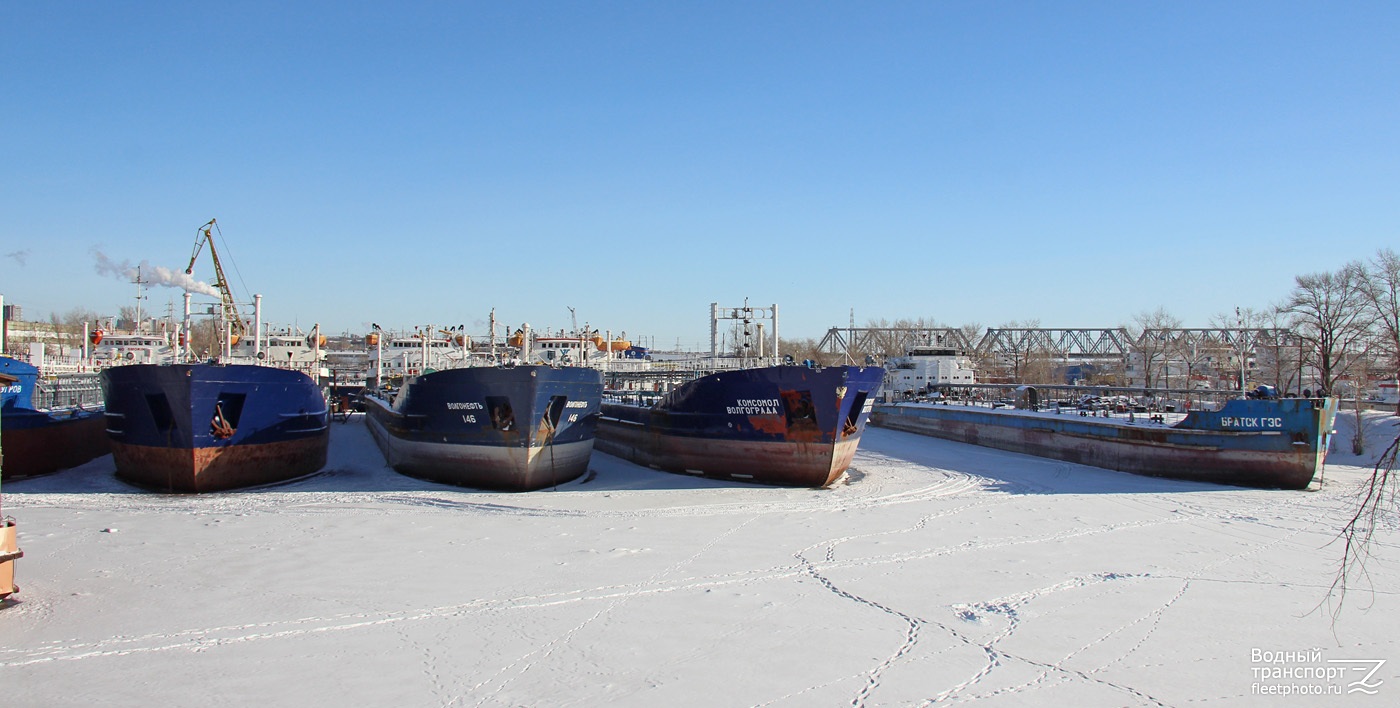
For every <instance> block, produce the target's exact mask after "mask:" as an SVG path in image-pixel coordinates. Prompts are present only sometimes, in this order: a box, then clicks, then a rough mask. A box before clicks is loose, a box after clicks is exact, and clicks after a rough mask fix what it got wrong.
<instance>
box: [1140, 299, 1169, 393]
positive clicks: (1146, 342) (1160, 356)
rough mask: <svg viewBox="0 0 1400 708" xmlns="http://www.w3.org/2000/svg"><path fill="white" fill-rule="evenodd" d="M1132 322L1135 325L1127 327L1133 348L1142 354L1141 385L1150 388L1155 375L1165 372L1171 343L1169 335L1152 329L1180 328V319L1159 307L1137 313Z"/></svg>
mask: <svg viewBox="0 0 1400 708" xmlns="http://www.w3.org/2000/svg"><path fill="white" fill-rule="evenodd" d="M1133 323H1134V325H1136V326H1134V327H1129V328H1128V334H1129V335H1131V336H1132V338H1133V340H1134V341H1135V342H1136V344H1135V348H1136V349H1137V351H1138V353H1139V354H1141V355H1142V375H1143V382H1142V385H1143V387H1144V388H1152V386H1153V383H1152V382H1153V379H1154V377H1155V375H1157V374H1159V373H1162V374H1165V372H1166V370H1167V363H1168V362H1167V354H1168V351H1169V349H1170V347H1171V344H1172V342H1171V339H1170V337H1165V336H1162V335H1160V333H1154V332H1153V331H1152V330H1165V329H1180V328H1181V320H1180V319H1179V318H1177V317H1175V316H1173V315H1171V314H1170V313H1168V312H1167V310H1166V308H1165V307H1159V308H1157V310H1156V311H1154V312H1140V313H1138V314H1137V315H1135V316H1134V317H1133ZM1160 378H1165V376H1161V377H1160ZM1169 383H1170V382H1165V384H1169ZM1165 384H1164V385H1165Z"/></svg>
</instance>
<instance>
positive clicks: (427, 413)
mask: <svg viewBox="0 0 1400 708" xmlns="http://www.w3.org/2000/svg"><path fill="white" fill-rule="evenodd" d="M602 393H603V377H602V374H601V373H600V372H599V371H597V370H594V369H588V368H583V367H558V368H555V367H551V366H534V365H531V366H504V367H503V366H468V367H462V368H453V369H444V370H440V371H430V372H428V373H425V374H421V375H417V376H414V377H410V378H409V379H408V380H407V382H406V383H405V384H404V386H403V388H402V389H401V390H399V391H397V392H396V393H395V394H387V393H381V392H376V393H374V394H367V395H366V396H365V398H364V405H365V411H366V424H367V425H368V427H369V430H370V433H371V434H372V435H373V436H374V439H375V441H376V442H377V443H378V444H379V448H380V450H381V451H382V452H383V453H384V459H385V461H387V462H388V464H389V466H390V467H393V468H394V469H395V470H397V471H399V472H401V473H403V474H406V475H409V476H412V477H419V478H422V479H427V480H431V481H435V482H443V483H447V484H454V485H459V486H465V487H477V488H482V489H496V490H503V491H530V490H536V489H542V488H545V487H550V486H553V485H557V484H561V483H563V482H567V481H570V480H572V479H575V478H577V477H579V476H580V475H582V474H583V473H584V472H585V471H587V469H588V461H589V459H590V457H591V456H592V454H593V437H594V431H595V428H596V425H597V419H598V406H599V402H600V400H601V398H602Z"/></svg>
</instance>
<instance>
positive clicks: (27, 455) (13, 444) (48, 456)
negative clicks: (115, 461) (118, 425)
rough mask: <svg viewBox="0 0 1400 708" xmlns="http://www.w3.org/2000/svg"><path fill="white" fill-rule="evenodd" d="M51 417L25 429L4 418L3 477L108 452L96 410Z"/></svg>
mask: <svg viewBox="0 0 1400 708" xmlns="http://www.w3.org/2000/svg"><path fill="white" fill-rule="evenodd" d="M45 417H49V416H45ZM51 418H52V419H51V420H48V421H46V422H45V423H44V424H42V425H35V426H32V427H26V428H21V427H14V426H11V424H10V422H9V421H8V420H6V422H5V428H4V430H2V431H0V448H3V449H4V455H5V462H4V467H3V469H2V470H0V475H4V479H7V480H12V479H24V478H25V477H33V476H36V475H41V474H49V473H52V472H57V471H59V470H66V469H69V468H71V467H77V466H78V465H81V464H83V463H85V462H87V461H89V460H93V459H96V458H98V457H101V456H103V455H105V454H107V453H108V452H110V450H111V448H110V447H109V446H108V444H107V431H106V426H105V419H104V418H103V416H102V413H101V412H100V411H98V412H87V413H84V414H81V415H75V416H58V417H51Z"/></svg>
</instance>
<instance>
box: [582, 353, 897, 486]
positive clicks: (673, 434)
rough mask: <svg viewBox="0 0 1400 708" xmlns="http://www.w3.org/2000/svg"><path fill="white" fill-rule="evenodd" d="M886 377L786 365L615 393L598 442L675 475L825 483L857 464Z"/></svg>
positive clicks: (875, 370) (878, 371)
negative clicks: (656, 390)
mask: <svg viewBox="0 0 1400 708" xmlns="http://www.w3.org/2000/svg"><path fill="white" fill-rule="evenodd" d="M884 375H885V372H884V369H882V368H880V367H877V366H863V367H862V366H847V365H842V366H827V367H817V366H804V365H778V366H764V367H752V368H741V369H733V370H725V371H718V372H715V373H711V374H708V375H705V376H700V377H698V378H694V379H692V380H690V381H686V382H684V383H681V384H679V385H677V386H676V387H675V388H673V389H672V390H670V391H669V392H667V393H665V394H663V395H647V394H645V393H638V392H620V393H615V394H612V395H611V396H610V397H609V398H607V399H606V400H605V401H604V403H603V407H602V416H601V417H600V418H599V422H598V449H599V450H601V451H603V452H606V453H608V454H610V455H616V456H618V457H622V458H624V459H628V460H631V461H633V462H636V463H637V464H640V465H646V466H648V467H653V468H655V469H660V470H664V471H667V472H678V473H683V474H694V475H701V476H705V477H715V478H719V479H734V480H742V481H745V482H755V483H760V484H775V485H790V486H804V487H825V486H827V485H829V484H831V483H832V482H834V481H836V480H837V479H839V478H840V476H841V475H842V473H844V472H845V471H846V469H847V468H848V467H849V466H850V464H851V459H852V458H853V457H854V456H855V452H856V447H857V446H858V445H859V443H860V438H861V434H862V432H863V431H864V429H865V424H866V420H867V418H868V416H869V410H870V405H871V404H872V403H873V402H874V400H875V395H876V394H877V392H878V391H879V389H880V383H881V381H882V379H883V378H884Z"/></svg>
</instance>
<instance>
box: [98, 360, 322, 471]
mask: <svg viewBox="0 0 1400 708" xmlns="http://www.w3.org/2000/svg"><path fill="white" fill-rule="evenodd" d="M101 381H102V388H103V392H104V394H105V396H106V401H107V410H106V419H107V435H108V436H109V438H110V440H111V445H112V457H113V461H114V462H115V463H116V467H117V475H118V476H120V477H122V478H123V479H127V480H129V481H131V482H134V483H136V484H138V485H141V486H144V487H149V488H151V489H156V490H161V491H169V492H215V491H224V490H229V489H237V488H241V487H249V486H255V485H260V484H270V483H274V482H282V481H286V480H289V479H295V478H297V477H304V476H306V475H309V474H312V473H314V472H316V471H317V470H319V469H320V468H321V467H323V466H324V465H325V463H326V451H327V448H328V446H329V443H330V425H329V423H330V410H329V408H328V406H327V405H326V400H325V397H324V396H323V394H322V393H321V391H320V389H319V387H317V385H316V382H315V381H313V380H312V379H311V378H310V377H308V376H306V375H305V374H302V373H300V372H297V371H290V370H286V369H279V368H274V367H270V366H248V365H220V364H163V365H162V364H134V365H129V366H119V367H113V368H109V369H105V370H103V371H102V375H101Z"/></svg>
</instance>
